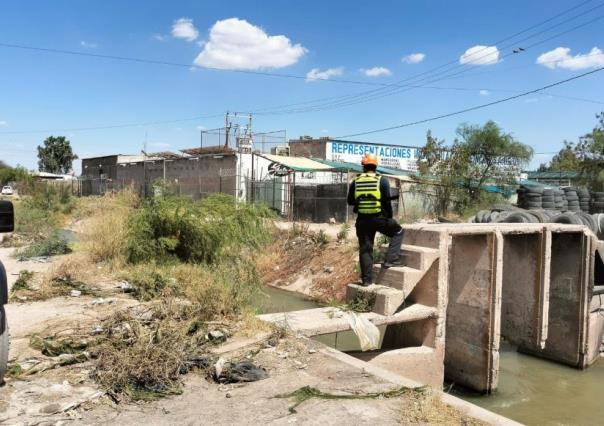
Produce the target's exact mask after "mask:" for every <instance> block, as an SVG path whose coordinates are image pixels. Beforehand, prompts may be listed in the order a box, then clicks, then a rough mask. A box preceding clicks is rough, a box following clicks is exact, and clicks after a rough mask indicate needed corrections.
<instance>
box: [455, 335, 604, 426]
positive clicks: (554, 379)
mask: <svg viewBox="0 0 604 426" xmlns="http://www.w3.org/2000/svg"><path fill="white" fill-rule="evenodd" d="M502 346H503V347H502V351H501V352H500V360H499V387H498V389H497V391H496V392H495V393H493V394H492V395H488V396H477V395H471V394H468V393H460V391H453V392H452V393H453V394H455V395H456V396H458V397H460V398H462V399H465V400H466V401H469V402H472V403H474V404H476V405H479V406H481V407H484V408H486V409H488V410H491V411H493V412H495V413H498V414H501V415H504V416H506V417H509V418H511V419H514V420H516V421H518V422H521V423H525V424H527V425H601V424H604V403H603V401H602V395H603V394H604V361H603V360H600V361H598V362H597V363H596V364H595V365H592V366H591V367H590V368H588V369H587V370H577V369H574V368H571V367H567V366H564V365H561V364H557V363H554V362H550V361H546V360H543V359H540V358H535V357H532V356H529V355H524V354H521V353H518V352H516V349H515V348H514V347H511V346H508V345H505V346H504V345H502Z"/></svg>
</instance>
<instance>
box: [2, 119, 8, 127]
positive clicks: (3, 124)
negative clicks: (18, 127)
mask: <svg viewBox="0 0 604 426" xmlns="http://www.w3.org/2000/svg"><path fill="white" fill-rule="evenodd" d="M0 127H8V121H6V120H0Z"/></svg>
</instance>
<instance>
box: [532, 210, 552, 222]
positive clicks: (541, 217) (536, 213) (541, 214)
mask: <svg viewBox="0 0 604 426" xmlns="http://www.w3.org/2000/svg"><path fill="white" fill-rule="evenodd" d="M527 213H528V214H530V215H532V216H534V217H535V219H537V222H539V223H548V222H549V216H548V215H547V214H545V213H544V212H542V211H539V210H529V211H528V212H527Z"/></svg>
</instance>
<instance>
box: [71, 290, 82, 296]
mask: <svg viewBox="0 0 604 426" xmlns="http://www.w3.org/2000/svg"><path fill="white" fill-rule="evenodd" d="M69 295H70V296H71V297H80V296H81V295H82V292H81V291H80V290H71V292H70V293H69Z"/></svg>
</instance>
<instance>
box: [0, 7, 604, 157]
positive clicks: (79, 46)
mask: <svg viewBox="0 0 604 426" xmlns="http://www.w3.org/2000/svg"><path fill="white" fill-rule="evenodd" d="M581 3H582V2H581V1H580V0H575V1H557V0H552V1H532V2H526V1H517V0H509V1H506V2H500V1H487V2H485V1H456V2H452V1H380V2H376V1H374V2H368V1H346V2H345V1H330V2H326V1H310V0H307V1H304V2H301V1H298V2H294V1H283V0H282V1H266V0H265V1H249V0H248V1H236V0H233V1H229V2H218V1H213V2H210V1H172V2H166V1H148V0H147V1H127V2H124V1H109V0H103V1H93V0H89V1H85V2H84V1H79V2H78V1H73V0H72V1H67V0H62V1H61V0H56V1H52V2H50V1H5V2H3V5H2V13H1V14H0V28H1V31H0V43H8V44H18V45H27V46H35V47H43V48H51V49H62V50H69V51H77V52H86V53H93V54H100V55H117V56H124V57H138V58H147V59H153V60H161V61H169V62H177V63H181V64H190V65H191V67H190V68H189V67H186V66H183V67H172V66H166V65H152V64H144V63H133V62H124V61H116V60H108V59H99V58H92V57H85V56H75V55H63V54H56V53H46V52H41V51H31V50H23V49H14V48H7V47H0V158H1V159H2V160H5V161H7V162H8V163H10V164H13V165H14V164H17V163H19V164H23V165H25V166H27V167H29V168H34V167H35V165H36V149H35V148H36V146H37V145H38V144H40V143H41V142H42V141H43V140H44V138H45V137H46V136H48V135H50V134H55V135H57V134H61V135H65V136H67V137H68V138H69V139H70V140H71V142H72V146H73V147H74V150H75V152H76V153H77V154H78V155H79V156H80V157H89V156H96V155H103V154H111V153H124V154H128V153H138V152H140V150H141V149H142V147H143V144H144V142H145V140H146V141H147V145H148V150H149V151H160V150H178V149H181V148H186V147H192V146H197V145H198V141H199V128H200V127H205V128H215V127H219V126H221V125H222V124H223V122H224V118H222V117H220V114H223V113H224V112H225V111H227V110H231V111H233V110H239V111H258V110H260V109H263V108H267V107H275V106H280V105H284V104H292V103H297V102H305V101H310V100H314V99H321V98H326V97H338V96H344V95H350V94H357V93H361V92H365V91H368V90H375V89H380V87H383V86H375V84H376V83H377V84H388V83H395V82H397V81H400V80H403V79H408V78H410V77H414V76H416V75H417V74H420V73H425V72H428V71H431V70H433V69H434V68H435V67H438V66H440V65H443V64H446V63H449V62H451V61H455V63H453V64H452V65H449V66H448V67H447V68H442V69H441V70H444V71H447V70H449V69H452V70H451V71H448V72H447V73H442V74H437V75H436V76H435V77H432V79H426V76H430V74H426V75H424V77H423V78H424V80H422V77H415V79H414V80H413V79H412V80H408V82H407V84H410V83H414V85H429V86H430V87H431V88H415V89H413V90H406V91H403V92H401V93H396V94H394V95H390V96H384V97H380V98H378V99H374V100H372V101H366V102H359V103H356V104H353V105H348V106H340V107H338V108H330V109H323V110H319V111H311V112H308V111H307V112H304V113H300V112H298V113H288V114H272V115H258V116H256V117H255V119H254V128H255V130H256V131H271V130H276V129H286V130H287V135H288V137H293V138H295V137H298V136H299V135H302V134H307V135H313V136H332V137H335V136H341V135H348V134H354V133H358V132H363V131H366V130H371V129H375V128H382V127H388V126H392V125H396V124H399V123H404V122H409V121H416V120H421V119H424V118H427V117H431V116H435V115H439V114H443V113H448V112H451V111H455V110H459V109H463V108H467V107H471V106H474V105H478V104H482V103H487V102H491V101H494V100H497V99H499V98H503V97H507V96H510V95H513V94H515V93H516V92H517V91H523V90H529V89H533V88H536V87H540V86H544V85H546V84H549V83H552V82H555V81H558V80H562V79H565V78H569V77H571V76H573V75H576V74H580V73H583V72H586V71H589V70H593V69H595V68H597V67H602V66H604V55H600V54H599V52H600V50H597V49H602V50H604V31H602V25H603V23H604V19H602V20H599V21H596V22H593V23H591V24H589V25H585V26H584V27H581V28H580V29H577V30H575V31H571V32H568V33H567V34H563V35H561V36H559V37H557V38H553V39H551V40H549V41H544V40H545V39H546V38H549V37H551V36H553V35H556V34H558V33H561V32H563V31H566V30H568V29H570V28H572V27H574V26H577V25H580V24H582V23H585V22H588V21H590V20H593V19H596V18H598V17H600V16H602V15H604V7H601V8H597V9H595V10H593V11H591V12H587V11H588V10H589V9H590V8H594V7H597V6H598V5H600V4H601V3H602V2H601V1H595V0H594V1H591V2H588V3H586V4H584V5H582V6H581V7H580V8H578V9H576V10H575V11H573V12H570V13H568V14H566V15H564V16H561V17H559V18H557V19H555V20H552V21H551V22H549V23H547V24H544V25H542V26H540V27H537V28H535V29H533V30H531V31H528V32H526V33H524V34H522V35H520V36H518V37H516V39H513V40H511V41H509V42H504V43H500V44H499V45H494V43H495V42H496V41H498V40H501V39H504V38H506V37H508V36H510V35H512V34H514V33H517V32H519V31H521V30H524V29H525V28H528V27H531V26H533V25H535V24H537V23H539V22H541V21H544V20H545V19H548V18H550V17H553V16H554V15H556V14H558V13H560V12H562V11H564V10H566V9H569V8H571V7H573V6H577V5H579V4H581ZM583 12H586V13H585V15H583V16H581V17H578V18H576V19H574V20H572V21H569V22H567V23H565V24H564V23H563V21H564V20H566V19H569V18H572V17H574V16H576V15H579V14H580V13H583ZM557 24H560V25H559V26H557V27H555V28H552V29H551V30H549V31H544V32H543V33H542V34H540V35H536V33H537V32H538V31H543V30H546V29H547V28H548V27H551V26H554V25H557ZM529 36H532V37H530V38H529V40H526V41H524V42H520V43H518V44H517V46H518V47H524V48H526V50H525V51H524V52H521V53H518V54H513V53H512V50H513V49H514V47H515V46H516V45H512V44H513V42H514V41H516V40H519V39H521V38H524V37H529ZM536 43H538V44H537V45H535V46H533V47H530V46H531V45H532V44H536ZM475 46H483V47H479V48H476V49H474V51H472V50H470V51H469V52H468V54H467V55H466V61H465V62H466V63H465V64H463V65H460V61H461V62H464V60H463V59H462V58H461V56H462V55H463V54H464V52H466V51H467V50H468V49H471V48H472V47H475ZM484 46H487V47H486V48H485V47H484ZM594 48H597V49H594ZM476 51H478V53H473V52H476ZM412 54H416V55H415V56H412V57H409V55H412ZM418 54H421V55H418ZM422 55H423V56H422ZM541 55H544V56H541ZM576 55H587V56H579V57H576ZM540 56H541V60H540V62H542V63H541V64H540V63H537V62H538V58H539V57H540ZM403 58H406V60H403ZM468 62H469V63H468ZM477 62H481V63H477ZM208 66H209V67H217V68H222V69H224V68H230V69H232V68H238V69H257V70H259V71H263V72H270V73H280V74H289V75H297V76H307V75H310V76H311V77H312V76H319V77H322V78H325V79H326V80H314V81H308V80H306V79H304V78H300V79H293V78H280V77H271V76H263V75H254V74H246V73H237V72H229V71H217V70H211V69H207V68H204V67H208ZM257 67H260V68H257ZM453 67H455V68H453ZM312 70H314V72H313V71H312ZM432 72H433V73H436V72H437V71H432ZM457 72H461V74H459V75H456V76H452V77H453V78H451V76H450V74H453V73H457ZM309 73H311V74H309ZM367 74H368V75H367ZM448 76H449V78H446V77H448ZM334 79H336V80H337V79H339V80H349V81H357V82H368V83H370V84H372V85H366V86H365V85H360V84H351V83H343V82H334V81H333V80H334ZM603 82H604V72H602V73H597V74H594V75H592V76H589V77H586V78H583V79H580V80H577V81H574V82H571V83H569V84H566V85H562V86H559V87H556V88H553V89H550V90H549V91H547V94H537V95H531V96H528V97H525V98H521V99H519V100H515V101H512V102H508V103H505V104H501V105H497V106H493V107H490V108H485V109H482V110H478V111H474V112H471V113H467V114H463V115H460V116H456V117H451V118H446V119H443V120H438V121H433V122H430V123H425V124H421V125H417V126H411V127H406V128H403V129H398V130H393V131H389V132H383V133H376V134H372V135H368V136H360V137H357V138H353V139H357V140H365V141H370V142H380V143H390V144H406V145H422V144H423V143H424V141H425V134H426V131H427V130H432V132H433V134H434V135H436V136H437V137H439V138H443V139H445V140H446V141H448V142H450V141H452V140H453V138H454V137H455V129H456V127H457V126H458V125H459V123H461V122H468V123H477V124H478V123H484V122H485V121H486V120H489V119H492V120H495V121H496V122H498V123H499V124H500V125H501V126H502V127H503V128H504V130H506V131H509V132H512V133H513V134H514V135H515V136H516V137H517V138H518V139H519V140H520V141H522V142H524V143H527V144H529V145H531V146H532V147H533V148H534V149H535V151H536V152H551V151H557V150H558V149H559V148H560V147H561V144H562V141H563V140H565V139H568V140H576V139H577V137H578V136H579V135H581V134H583V133H585V132H587V131H588V130H590V129H591V128H592V127H593V126H594V124H595V122H596V120H595V114H596V113H597V112H599V111H602V110H604V84H603ZM402 84H405V83H402ZM434 87H438V88H434ZM387 89H388V88H387ZM387 89H384V90H387ZM551 95H556V96H551ZM558 95H561V96H570V97H573V98H581V99H583V100H575V99H568V98H565V97H559V96H558ZM336 99H337V98H336ZM355 99H360V100H363V99H364V98H355ZM322 102H326V101H322ZM309 105H310V104H309ZM304 106H306V105H304ZM285 109H291V108H289V107H288V108H285ZM281 110H283V108H281ZM201 116H216V117H213V118H200V119H196V120H189V121H180V122H175V123H165V124H161V125H137V126H131V127H120V128H114V129H101V130H92V131H78V130H73V129H77V128H82V127H102V126H113V125H122V124H129V123H134V124H136V123H146V122H154V121H170V120H179V119H186V118H191V117H201ZM63 129H64V130H63ZM40 130H42V131H41V132H38V131H40ZM45 130H60V131H54V132H46V131H45ZM549 157H551V155H549V154H545V155H537V156H536V157H535V159H534V160H533V166H534V165H536V164H538V163H539V162H542V161H545V160H547V159H548V158H549ZM78 169H79V166H78Z"/></svg>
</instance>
